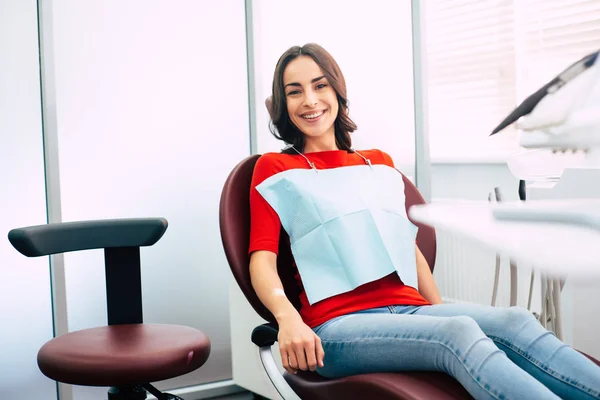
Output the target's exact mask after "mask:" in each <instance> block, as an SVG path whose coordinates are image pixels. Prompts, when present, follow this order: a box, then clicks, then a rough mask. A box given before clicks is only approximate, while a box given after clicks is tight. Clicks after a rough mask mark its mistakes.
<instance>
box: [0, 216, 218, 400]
mask: <svg viewBox="0 0 600 400" xmlns="http://www.w3.org/2000/svg"><path fill="white" fill-rule="evenodd" d="M166 229H167V221H166V220H165V219H162V218H146V219H116V220H102V221H83V222H65V223H51V224H47V225H39V226H31V227H26V228H17V229H13V230H11V231H10V232H9V234H8V238H9V241H10V243H11V244H12V245H13V246H14V247H15V248H16V249H17V250H18V251H19V252H20V253H21V254H23V255H25V256H27V257H40V256H47V255H51V254H58V253H66V252H71V251H79V250H89V249H104V260H105V271H106V300H107V314H108V326H102V327H96V328H91V329H84V330H79V331H75V332H69V333H66V334H63V335H60V336H58V337H56V338H54V339H52V340H50V341H48V342H47V343H46V344H44V345H43V346H42V348H41V349H40V350H39V352H38V359H37V360H38V366H39V368H40V370H41V371H42V373H43V374H44V375H46V376H47V377H48V378H50V379H53V380H55V381H58V382H63V383H67V384H73V385H83V386H108V387H110V389H109V390H108V400H143V399H146V398H147V392H150V393H151V394H152V395H154V397H156V398H157V399H158V400H175V399H179V400H183V399H181V398H180V397H177V396H174V395H172V394H169V393H161V392H160V391H159V390H158V389H157V388H155V387H154V386H152V385H151V384H150V382H156V381H162V380H165V379H169V378H174V377H177V376H180V375H184V374H187V373H189V372H192V371H194V370H196V369H198V368H200V367H201V366H202V365H203V364H204V363H205V362H206V360H207V359H208V356H209V354H210V341H209V339H208V337H206V336H205V335H204V334H203V333H202V332H201V331H199V330H197V329H193V328H191V327H187V326H179V325H165V324H145V323H143V318H142V282H141V269H140V267H141V265H140V247H142V246H152V245H153V244H155V243H156V242H157V241H158V240H159V239H160V238H161V237H162V236H163V234H164V232H165V231H166ZM82 268H85V267H84V266H82ZM166 295H167V294H166V293H165V296H166Z"/></svg>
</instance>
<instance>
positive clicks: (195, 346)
mask: <svg viewBox="0 0 600 400" xmlns="http://www.w3.org/2000/svg"><path fill="white" fill-rule="evenodd" d="M209 354H210V341H209V339H208V337H207V336H206V335H204V333H202V332H201V331H199V330H197V329H194V328H190V327H187V326H180V325H164V324H130V325H111V326H103V327H98V328H91V329H84V330H80V331H76V332H70V333H66V334H64V335H61V336H59V337H56V338H54V339H52V340H50V341H48V342H47V343H46V344H44V346H42V348H41V349H40V351H39V352H38V365H39V368H40V370H41V371H42V372H43V373H44V375H46V376H47V377H48V378H50V379H53V380H56V381H59V382H64V383H69V384H74V385H85V386H129V385H135V384H142V383H148V382H156V381H161V380H164V379H169V378H173V377H176V376H180V375H183V374H186V373H188V372H192V371H194V370H195V369H197V368H200V367H201V366H202V365H203V364H204V363H205V362H206V360H207V359H208V356H209Z"/></svg>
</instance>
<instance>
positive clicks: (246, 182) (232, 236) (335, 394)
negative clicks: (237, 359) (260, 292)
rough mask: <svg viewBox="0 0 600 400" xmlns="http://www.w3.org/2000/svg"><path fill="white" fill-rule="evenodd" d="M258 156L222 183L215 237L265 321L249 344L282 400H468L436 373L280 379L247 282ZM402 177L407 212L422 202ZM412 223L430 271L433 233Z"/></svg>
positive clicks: (282, 251)
mask: <svg viewBox="0 0 600 400" xmlns="http://www.w3.org/2000/svg"><path fill="white" fill-rule="evenodd" d="M258 158H259V155H253V156H250V157H248V158H246V159H245V160H243V161H242V162H240V163H239V164H238V165H237V166H236V167H235V168H234V169H233V171H232V172H231V174H230V175H229V177H228V178H227V181H226V182H225V186H224V188H223V192H222V194H221V203H220V210H219V211H220V226H221V238H222V241H223V247H224V249H225V254H226V256H227V260H228V262H229V265H230V267H231V271H232V272H233V275H234V277H235V279H236V281H237V283H238V284H239V286H240V288H241V289H242V292H243V293H244V295H245V296H246V299H248V302H250V304H251V305H252V307H253V308H254V309H255V310H256V312H257V313H258V314H259V315H260V316H261V317H262V318H264V319H265V320H267V321H269V323H267V324H264V325H260V326H258V327H256V328H255V329H254V331H253V332H252V338H251V340H252V341H253V342H254V343H255V344H256V345H257V346H258V347H259V351H260V357H261V360H262V362H263V366H264V367H265V369H266V371H267V374H268V375H269V378H270V379H271V381H272V382H273V384H274V386H275V388H276V389H277V391H278V392H279V393H280V394H281V396H282V397H283V398H284V399H286V400H288V399H292V398H297V397H300V398H301V399H308V400H334V399H371V398H372V399H378V400H399V399H436V400H446V399H448V400H450V399H470V398H471V396H470V395H469V394H468V393H467V391H466V390H465V389H464V388H463V387H462V386H461V385H460V384H459V383H458V382H457V381H456V380H454V379H452V378H451V377H450V376H449V375H446V374H444V373H440V372H404V373H376V374H365V375H356V376H350V377H346V378H340V379H325V378H323V377H321V376H320V375H318V374H317V373H315V372H310V371H308V372H303V371H299V372H298V373H297V374H295V375H294V374H288V373H287V372H284V373H283V378H284V379H285V381H284V380H283V379H281V377H282V375H281V373H280V372H279V370H278V369H277V366H276V364H275V362H274V360H273V356H272V353H271V346H272V345H273V344H274V343H275V342H276V341H277V333H278V331H277V329H278V328H277V324H276V323H275V319H274V318H273V316H272V315H271V313H270V312H269V311H268V310H267V308H265V306H264V305H263V304H262V303H261V301H260V300H259V299H258V297H257V295H256V293H255V292H254V289H253V288H252V284H251V282H250V272H249V261H250V259H249V257H248V245H249V239H250V206H249V194H250V182H251V178H252V172H253V170H254V165H255V164H256V161H257V160H258ZM403 178H404V183H405V186H406V189H405V194H406V205H407V209H408V207H410V206H412V205H413V204H422V203H424V200H423V197H422V196H421V194H420V193H419V192H418V190H417V188H416V187H415V186H414V185H413V184H412V182H410V181H409V180H408V179H407V178H406V177H404V176H403ZM416 225H417V226H419V232H418V235H417V241H418V243H419V248H420V249H421V251H422V252H423V255H424V256H425V258H426V259H427V262H428V263H429V265H430V266H431V269H432V270H433V266H434V264H435V254H436V241H435V231H434V230H433V228H431V227H429V226H425V225H421V224H416ZM281 232H282V233H281V239H280V245H279V256H278V257H277V268H278V271H279V275H280V277H281V280H282V282H283V285H284V289H285V293H286V295H287V297H288V298H289V299H290V301H291V302H292V303H293V304H294V305H295V306H296V308H298V307H299V306H300V304H299V300H298V299H299V291H298V287H297V285H296V282H295V280H294V277H293V274H292V273H291V268H290V265H291V260H292V255H291V252H290V248H289V244H288V243H289V241H288V237H287V235H286V233H285V231H284V230H283V229H282V230H281ZM290 388H291V389H292V390H293V392H291V391H290ZM294 392H295V393H294ZM295 395H297V396H295Z"/></svg>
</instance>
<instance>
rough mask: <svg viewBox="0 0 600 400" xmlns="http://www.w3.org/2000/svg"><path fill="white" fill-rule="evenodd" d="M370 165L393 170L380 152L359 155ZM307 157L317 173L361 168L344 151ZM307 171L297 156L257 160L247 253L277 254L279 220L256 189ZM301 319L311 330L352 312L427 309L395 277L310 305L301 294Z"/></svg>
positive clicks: (269, 155) (358, 160)
mask: <svg viewBox="0 0 600 400" xmlns="http://www.w3.org/2000/svg"><path fill="white" fill-rule="evenodd" d="M360 154H362V155H364V156H365V157H367V158H368V159H370V160H371V163H372V164H385V165H389V166H390V167H394V163H393V161H392V159H391V157H390V156H389V155H388V154H386V153H384V152H382V151H379V150H367V151H360ZM305 155H306V157H307V158H308V159H309V160H310V161H311V162H313V163H314V164H315V167H316V168H317V169H327V168H338V167H345V166H350V165H363V164H364V162H365V161H364V160H363V159H362V158H361V157H360V156H359V155H358V154H353V153H348V152H346V151H344V150H332V151H321V152H315V153H306V154H305ZM298 168H304V169H308V168H310V167H309V165H308V163H307V162H306V160H305V159H304V157H302V156H300V155H299V154H293V155H290V154H281V153H266V154H264V155H263V156H262V157H260V158H259V159H258V162H257V163H256V166H255V168H254V175H253V176H252V185H251V187H250V248H249V253H252V252H253V251H257V250H268V251H271V252H273V253H277V251H278V248H279V234H280V229H281V223H280V221H279V217H278V216H277V213H276V212H275V210H273V208H272V207H271V206H270V205H269V203H267V202H266V200H265V199H264V198H263V197H262V196H261V195H260V193H258V191H257V190H256V186H257V185H259V184H260V183H261V182H262V181H264V180H265V179H267V178H268V177H270V176H272V175H275V174H277V173H279V172H282V171H285V170H288V169H298ZM290 268H293V269H294V270H293V273H294V275H295V277H296V280H297V281H298V284H299V285H300V287H301V288H302V280H301V278H300V275H299V274H298V270H297V268H296V267H295V266H294V265H291V266H290ZM300 303H301V308H300V315H301V317H302V320H303V321H304V323H306V324H307V325H308V326H310V327H311V328H314V327H316V326H318V325H320V324H322V323H324V322H326V321H328V320H330V319H332V318H335V317H338V316H340V315H345V314H349V313H352V312H356V311H360V310H366V309H369V308H374V307H383V306H389V305H428V304H430V303H429V302H427V300H425V299H424V298H423V296H421V294H420V293H419V292H418V291H417V290H416V289H415V288H412V287H410V286H406V285H404V284H403V283H402V281H401V280H400V278H399V277H398V275H397V274H396V273H392V274H390V275H387V276H385V277H384V278H381V279H379V280H376V281H373V282H369V283H366V284H364V285H362V286H359V287H357V288H356V289H354V290H352V291H350V292H346V293H342V294H339V295H336V296H333V297H330V298H327V299H324V300H321V301H319V302H317V303H314V304H313V305H312V306H311V305H310V304H309V302H308V299H307V297H306V293H305V292H304V290H302V291H301V294H300Z"/></svg>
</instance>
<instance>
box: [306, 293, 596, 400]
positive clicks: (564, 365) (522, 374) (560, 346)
mask: <svg viewBox="0 0 600 400" xmlns="http://www.w3.org/2000/svg"><path fill="white" fill-rule="evenodd" d="M314 331H315V333H316V334H317V335H318V336H319V337H320V338H321V341H322V344H323V349H324V350H325V359H324V364H325V366H324V367H323V368H317V372H318V373H319V374H320V375H322V376H324V377H326V378H335V377H342V376H348V375H355V374H363V373H371V372H398V371H442V372H445V373H447V374H449V375H450V376H452V377H454V378H455V379H456V380H458V381H459V382H460V383H461V385H463V386H464V388H465V389H466V390H467V391H468V392H469V393H470V394H471V395H472V396H473V397H474V398H476V399H525V398H526V399H536V400H543V399H558V398H559V397H558V396H560V397H562V398H564V399H600V367H598V366H596V365H595V364H594V363H593V362H591V361H590V360H588V359H587V358H586V357H585V356H583V355H582V354H580V353H579V352H577V351H575V350H574V349H572V348H571V347H570V346H568V345H566V344H564V343H562V342H561V341H560V340H558V339H557V338H556V336H554V334H552V333H551V332H549V331H547V330H546V329H544V327H542V325H541V324H540V323H539V322H538V321H537V320H536V319H535V317H534V316H533V315H532V314H531V313H529V312H528V311H527V310H525V309H523V308H519V307H511V308H500V307H490V306H480V305H473V304H439V305H432V306H390V307H381V308H375V309H370V310H365V311H360V312H356V313H352V314H348V315H344V316H341V317H337V318H334V319H332V320H330V321H327V322H326V323H324V324H322V325H320V326H318V327H316V328H315V329H314Z"/></svg>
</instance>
